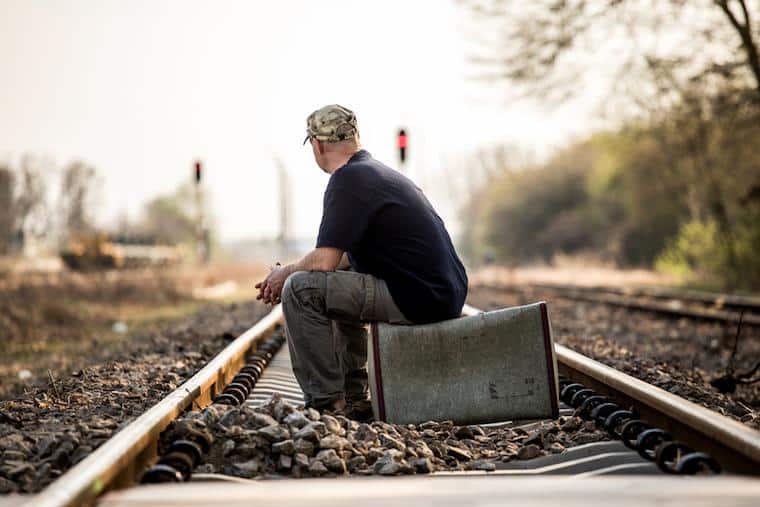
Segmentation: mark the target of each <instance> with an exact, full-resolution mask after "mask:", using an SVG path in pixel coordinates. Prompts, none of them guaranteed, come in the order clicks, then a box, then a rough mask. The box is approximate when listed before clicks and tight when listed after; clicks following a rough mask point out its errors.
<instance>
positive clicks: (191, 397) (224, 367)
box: [25, 305, 282, 507]
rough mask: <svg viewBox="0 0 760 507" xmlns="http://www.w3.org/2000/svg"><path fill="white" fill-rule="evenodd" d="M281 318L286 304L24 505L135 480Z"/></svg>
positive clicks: (54, 502)
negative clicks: (170, 430) (171, 431)
mask: <svg viewBox="0 0 760 507" xmlns="http://www.w3.org/2000/svg"><path fill="white" fill-rule="evenodd" d="M281 322H282V309H281V307H280V306H279V305H278V306H276V307H275V308H274V309H273V310H272V311H271V312H270V313H269V314H268V315H267V316H265V317H264V318H263V319H261V320H260V321H259V322H257V323H256V324H255V325H254V326H253V327H251V328H250V329H249V330H248V331H246V332H245V333H243V334H242V335H240V336H239V337H238V338H236V339H235V340H233V341H232V343H230V344H229V345H228V346H227V347H225V348H224V349H223V350H222V351H221V352H220V353H219V354H217V355H216V356H215V357H214V358H213V359H212V360H211V362H209V363H208V364H207V365H206V366H205V367H203V369H201V370H200V371H199V372H198V373H196V374H195V375H193V376H192V377H191V378H190V379H189V380H187V381H186V382H185V383H184V384H182V385H181V386H179V387H178V388H177V389H175V390H174V391H172V392H171V393H170V394H169V395H168V396H167V397H166V398H164V399H163V400H161V401H160V402H159V403H158V404H156V405H155V406H153V407H152V408H151V409H149V410H148V411H147V412H145V413H144V414H142V415H141V416H140V417H138V418H137V419H135V420H134V421H132V422H131V423H130V424H129V425H127V426H126V427H125V428H123V429H122V430H121V431H119V432H118V433H117V434H115V435H114V436H113V437H112V438H110V439H109V440H108V441H107V442H105V443H104V444H103V445H101V446H100V447H98V448H97V449H96V450H95V451H94V452H93V453H92V454H90V455H89V456H88V457H87V458H85V459H84V460H83V461H82V462H80V463H79V464H77V465H76V466H74V467H73V468H71V469H70V470H69V471H67V472H66V473H65V474H64V475H62V476H61V477H60V478H59V479H57V480H56V481H55V482H53V483H52V484H51V485H50V486H48V487H47V488H46V489H44V490H43V491H42V492H41V493H40V494H39V495H37V496H35V497H34V498H33V499H32V500H31V501H30V502H29V503H27V504H25V505H28V506H40V507H42V506H44V507H63V506H74V505H91V504H93V503H94V501H95V499H96V498H97V497H98V496H99V495H101V494H102V493H104V492H105V491H107V490H109V489H113V488H117V487H121V486H127V485H132V484H134V482H135V478H136V477H137V476H138V474H139V473H140V472H142V470H143V469H144V468H145V467H146V466H147V465H148V463H150V462H151V461H152V460H153V459H154V458H155V455H156V444H157V442H158V438H159V436H160V434H161V432H162V431H163V430H164V428H166V426H167V425H168V424H169V423H170V422H171V421H172V420H174V419H175V418H176V417H177V416H178V415H179V414H181V413H182V412H183V411H184V410H186V409H187V408H188V407H190V406H191V405H192V406H193V407H195V408H202V407H205V406H206V405H209V404H210V403H211V400H212V399H213V398H214V397H215V396H216V395H217V394H218V393H220V392H221V391H222V388H223V387H224V386H225V385H226V384H227V383H228V382H229V381H230V380H231V379H232V378H233V377H234V376H235V374H236V373H237V371H238V370H239V369H240V368H241V367H242V365H243V364H244V362H245V357H246V355H247V354H248V352H249V351H250V350H251V349H252V348H253V347H255V345H256V342H258V341H259V340H261V339H263V338H264V337H266V336H267V335H269V334H271V333H272V332H273V331H274V329H275V328H276V327H277V325H279V324H280V323H281Z"/></svg>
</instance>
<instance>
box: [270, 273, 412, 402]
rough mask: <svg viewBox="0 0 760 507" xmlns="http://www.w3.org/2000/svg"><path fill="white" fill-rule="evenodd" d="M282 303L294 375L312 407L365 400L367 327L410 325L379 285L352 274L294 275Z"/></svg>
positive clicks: (369, 277)
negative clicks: (387, 324) (385, 324)
mask: <svg viewBox="0 0 760 507" xmlns="http://www.w3.org/2000/svg"><path fill="white" fill-rule="evenodd" d="M281 299H282V310H283V313H284V315H285V329H286V335H287V338H288V347H289V349H290V360H291V362H292V364H293V372H294V373H295V376H296V379H297V380H298V383H299V384H300V386H301V389H302V390H303V392H304V399H305V402H306V405H307V406H310V407H322V406H325V405H327V404H329V403H330V402H331V401H333V400H336V399H338V398H342V397H345V398H346V399H347V400H350V399H363V398H365V397H366V396H367V329H366V327H365V323H367V322H371V321H377V322H390V323H392V324H410V322H409V321H408V320H407V319H406V318H405V317H404V315H403V314H402V313H401V311H400V310H399V309H398V307H397V306H396V303H394V302H393V299H392V298H391V294H390V292H388V286H387V285H386V284H385V282H384V281H383V280H380V279H379V278H375V277H373V276H372V275H367V274H362V273H356V272H353V271H328V272H325V271H299V272H296V273H293V274H292V275H290V277H288V279H287V280H286V281H285V285H284V286H283V288H282V296H281Z"/></svg>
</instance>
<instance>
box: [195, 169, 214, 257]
mask: <svg viewBox="0 0 760 507" xmlns="http://www.w3.org/2000/svg"><path fill="white" fill-rule="evenodd" d="M193 173H194V175H195V212H196V216H195V242H196V251H197V254H198V260H199V261H200V262H201V263H204V264H205V263H207V262H208V261H209V258H210V254H211V244H210V240H209V233H208V229H207V228H206V222H205V220H204V217H203V190H202V189H201V176H202V173H203V163H202V162H201V161H200V160H196V161H195V162H193Z"/></svg>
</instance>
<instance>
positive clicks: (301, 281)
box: [280, 271, 314, 306]
mask: <svg viewBox="0 0 760 507" xmlns="http://www.w3.org/2000/svg"><path fill="white" fill-rule="evenodd" d="M313 275H314V273H311V272H309V271H296V272H295V273H293V274H292V275H290V276H289V277H288V278H287V280H285V283H284V284H283V286H282V294H281V295H280V298H281V299H282V303H283V305H285V306H287V305H289V304H290V303H293V302H294V301H296V299H297V298H298V293H299V292H301V291H302V290H303V289H307V288H310V287H312V286H313V285H314V281H313V280H312V278H313Z"/></svg>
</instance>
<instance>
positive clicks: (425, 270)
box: [317, 150, 467, 324]
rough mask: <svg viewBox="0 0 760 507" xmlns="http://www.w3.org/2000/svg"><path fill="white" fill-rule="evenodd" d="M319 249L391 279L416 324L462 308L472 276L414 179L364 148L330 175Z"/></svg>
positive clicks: (391, 287)
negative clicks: (343, 254) (344, 254)
mask: <svg viewBox="0 0 760 507" xmlns="http://www.w3.org/2000/svg"><path fill="white" fill-rule="evenodd" d="M317 247H318V248H319V247H333V248H338V249H340V250H343V251H345V252H348V256H349V260H350V261H351V266H352V267H353V268H354V269H355V270H356V271H358V272H359V273H369V274H371V275H373V276H375V277H377V278H381V279H383V280H385V283H386V284H387V285H388V289H389V290H390V293H391V296H392V297H393V301H394V302H395V303H396V305H397V306H398V307H399V309H400V310H401V312H402V313H403V314H404V316H405V317H406V318H407V319H409V320H410V321H412V322H414V323H417V324H422V323H428V322H437V321H440V320H445V319H451V318H454V317H458V316H459V314H460V312H461V310H462V305H463V304H464V300H465V297H466V296H467V274H466V273H465V269H464V266H463V265H462V262H461V261H460V260H459V257H458V256H457V253H456V251H455V250H454V245H452V243H451V238H450V237H449V233H448V232H447V231H446V227H445V226H444V224H443V220H441V218H440V217H439V216H438V214H437V213H436V212H435V210H434V209H433V206H431V205H430V203H429V202H428V200H427V198H426V197H425V195H424V194H423V193H422V190H420V189H419V188H417V186H416V185H415V184H414V183H412V181H411V180H409V178H407V177H406V176H404V175H403V174H401V173H399V172H397V171H394V170H393V169H391V168H390V167H388V166H386V165H385V164H383V163H381V162H378V161H377V160H375V159H374V158H372V156H371V155H370V154H369V153H368V152H367V151H365V150H361V151H359V152H357V153H356V154H354V156H353V157H351V159H350V160H349V161H348V163H346V165H344V166H343V167H341V168H340V169H338V170H337V171H335V172H334V173H333V175H332V176H331V177H330V182H329V183H328V184H327V189H326V190H325V198H324V210H323V214H322V224H321V225H320V227H319V237H318V238H317Z"/></svg>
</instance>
